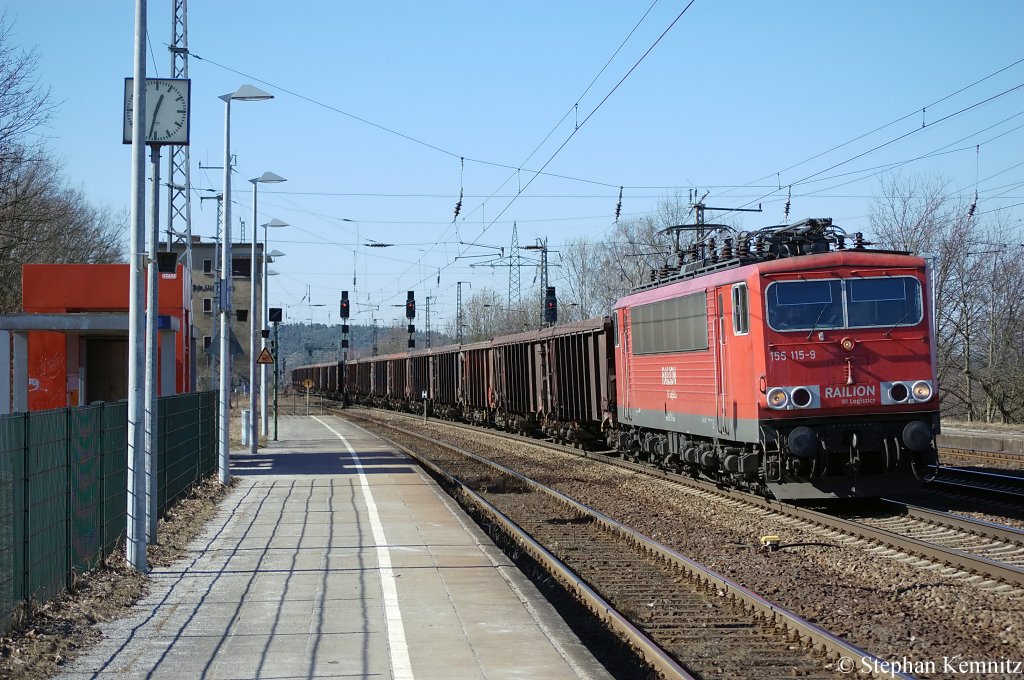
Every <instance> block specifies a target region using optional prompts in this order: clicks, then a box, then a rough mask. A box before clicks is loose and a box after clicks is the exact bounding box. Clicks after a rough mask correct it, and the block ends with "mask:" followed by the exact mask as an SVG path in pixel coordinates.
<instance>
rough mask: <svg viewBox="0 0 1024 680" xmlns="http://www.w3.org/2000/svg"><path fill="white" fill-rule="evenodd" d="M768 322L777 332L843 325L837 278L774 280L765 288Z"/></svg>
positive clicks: (841, 303) (839, 285)
mask: <svg viewBox="0 0 1024 680" xmlns="http://www.w3.org/2000/svg"><path fill="white" fill-rule="evenodd" d="M767 296H768V325H770V326H771V327H772V328H774V329H775V330H777V331H796V330H804V331H806V330H811V329H822V328H842V327H843V322H844V319H843V288H842V282H841V281H840V280H838V279H821V280H816V281H777V282H775V283H773V284H772V285H770V286H769V287H768V291H767Z"/></svg>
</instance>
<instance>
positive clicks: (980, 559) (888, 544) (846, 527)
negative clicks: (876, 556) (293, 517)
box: [389, 411, 1024, 595]
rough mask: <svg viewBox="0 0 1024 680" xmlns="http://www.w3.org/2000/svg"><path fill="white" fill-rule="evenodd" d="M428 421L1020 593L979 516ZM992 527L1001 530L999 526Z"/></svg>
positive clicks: (1009, 550) (1021, 584)
mask: <svg viewBox="0 0 1024 680" xmlns="http://www.w3.org/2000/svg"><path fill="white" fill-rule="evenodd" d="M389 413H396V412H391V411H389ZM397 415H405V416H407V417H409V418H411V419H419V418H420V416H412V415H408V414H397ZM431 422H437V423H443V424H445V425H451V426H453V427H458V428H463V429H467V430H469V431H472V432H477V433H482V434H490V435H492V436H498V437H505V438H511V439H515V440H518V441H522V442H525V443H529V444H532V445H535V446H541V447H545V448H550V449H554V450H557V451H561V452H563V453H571V454H574V455H578V456H583V457H586V458H591V459H595V460H600V461H602V462H604V463H607V464H611V465H615V466H619V467H624V468H627V469H630V470H634V471H637V472H642V473H645V474H650V475H654V476H658V477H662V478H665V479H669V480H672V481H673V482H676V483H679V484H683V485H686V486H688V487H690V488H691V489H693V490H695V491H696V492H697V493H701V494H708V495H710V496H713V497H716V498H718V499H719V500H721V501H723V502H725V503H727V504H732V505H737V506H743V505H746V506H750V505H754V506H757V507H758V508H759V510H760V512H762V513H775V514H777V515H780V516H782V518H783V520H782V521H783V524H787V525H788V526H791V527H793V528H795V529H809V530H816V531H818V532H821V531H824V532H825V534H826V535H827V536H828V538H829V539H832V540H838V541H841V542H844V543H847V544H852V543H855V542H857V541H868V542H869V543H870V544H871V545H870V547H869V548H868V549H870V550H872V551H874V552H878V553H880V554H882V555H885V556H889V557H892V558H893V559H898V560H901V561H904V562H907V563H910V564H914V565H916V566H919V567H928V568H940V569H941V572H942V573H943V574H945V575H946V576H948V577H949V578H956V579H963V580H969V581H971V582H973V583H975V584H976V585H977V586H978V587H981V588H983V589H986V590H992V591H996V592H1006V593H1009V594H1013V595H1017V594H1022V593H1024V564H1022V562H1024V559H1022V554H1024V535H1022V534H1021V532H1018V531H1017V530H1015V529H1011V528H1009V527H999V525H994V524H991V523H988V522H983V521H981V520H975V519H972V518H967V517H961V516H957V515H952V514H950V513H944V512H941V511H936V510H928V509H925V508H922V507H918V506H907V505H906V504H902V503H898V502H895V501H890V502H889V504H888V506H887V507H888V512H887V513H884V514H880V513H875V514H874V515H864V516H863V517H859V518H848V517H846V516H844V515H843V513H841V512H836V511H822V510H815V509H813V508H807V507H801V506H795V505H789V504H784V503H779V502H777V501H769V500H765V499H762V498H759V497H757V496H753V495H751V494H749V493H743V492H738V491H733V490H729V489H722V488H719V487H717V486H716V485H715V484H713V483H711V482H708V481H705V480H701V479H693V478H691V477H689V476H685V475H678V474H674V473H670V472H666V471H663V470H659V469H655V468H652V467H651V466H649V465H646V464H643V463H632V462H629V461H626V460H622V459H620V458H614V457H610V456H607V455H604V454H602V453H593V452H586V451H581V450H579V449H574V448H571V447H567V446H562V445H560V444H554V443H552V442H549V441H544V440H538V439H531V438H527V437H520V436H518V435H512V434H509V433H506V432H500V431H498V430H490V429H484V428H480V427H477V426H472V425H465V424H462V423H455V422H451V421H437V420H432V421H431ZM999 529H1001V530H1003V531H1002V533H1000V532H999ZM922 560H925V561H922Z"/></svg>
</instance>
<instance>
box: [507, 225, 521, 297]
mask: <svg viewBox="0 0 1024 680" xmlns="http://www.w3.org/2000/svg"><path fill="white" fill-rule="evenodd" d="M522 266H523V262H522V258H521V257H520V255H519V226H518V225H517V224H516V223H515V222H513V223H512V249H511V250H510V251H509V257H508V311H509V314H512V310H514V309H519V306H520V305H521V304H522V301H523V300H522V281H521V277H520V272H519V268H520V267H522Z"/></svg>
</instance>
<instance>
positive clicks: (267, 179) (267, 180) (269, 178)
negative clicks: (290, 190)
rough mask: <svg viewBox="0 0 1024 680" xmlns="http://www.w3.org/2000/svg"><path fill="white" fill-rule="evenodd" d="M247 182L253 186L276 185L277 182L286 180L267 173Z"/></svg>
mask: <svg viewBox="0 0 1024 680" xmlns="http://www.w3.org/2000/svg"><path fill="white" fill-rule="evenodd" d="M249 181H250V182H252V183H253V184H256V183H257V182H259V183H260V184H276V183H278V182H287V181H288V180H286V179H285V178H284V177H281V175H276V174H274V173H272V172H269V171H268V172H265V173H263V174H262V175H260V176H259V177H254V178H252V179H251V180H249Z"/></svg>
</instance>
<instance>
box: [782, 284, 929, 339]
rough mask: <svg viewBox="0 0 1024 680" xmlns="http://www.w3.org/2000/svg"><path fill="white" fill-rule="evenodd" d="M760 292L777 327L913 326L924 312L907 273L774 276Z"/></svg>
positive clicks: (917, 292)
mask: <svg viewBox="0 0 1024 680" xmlns="http://www.w3.org/2000/svg"><path fill="white" fill-rule="evenodd" d="M765 295H766V297H767V302H768V325H769V326H771V328H773V329H774V330H777V331H809V330H821V329H828V328H875V327H895V326H915V325H917V324H918V323H920V322H921V319H922V318H923V313H924V312H923V306H922V302H921V283H920V282H919V281H918V280H917V279H915V278H913V277H910V276H877V277H871V278H854V279H817V280H812V281H776V282H775V283H772V284H771V285H770V286H768V289H767V291H766V293H765Z"/></svg>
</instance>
